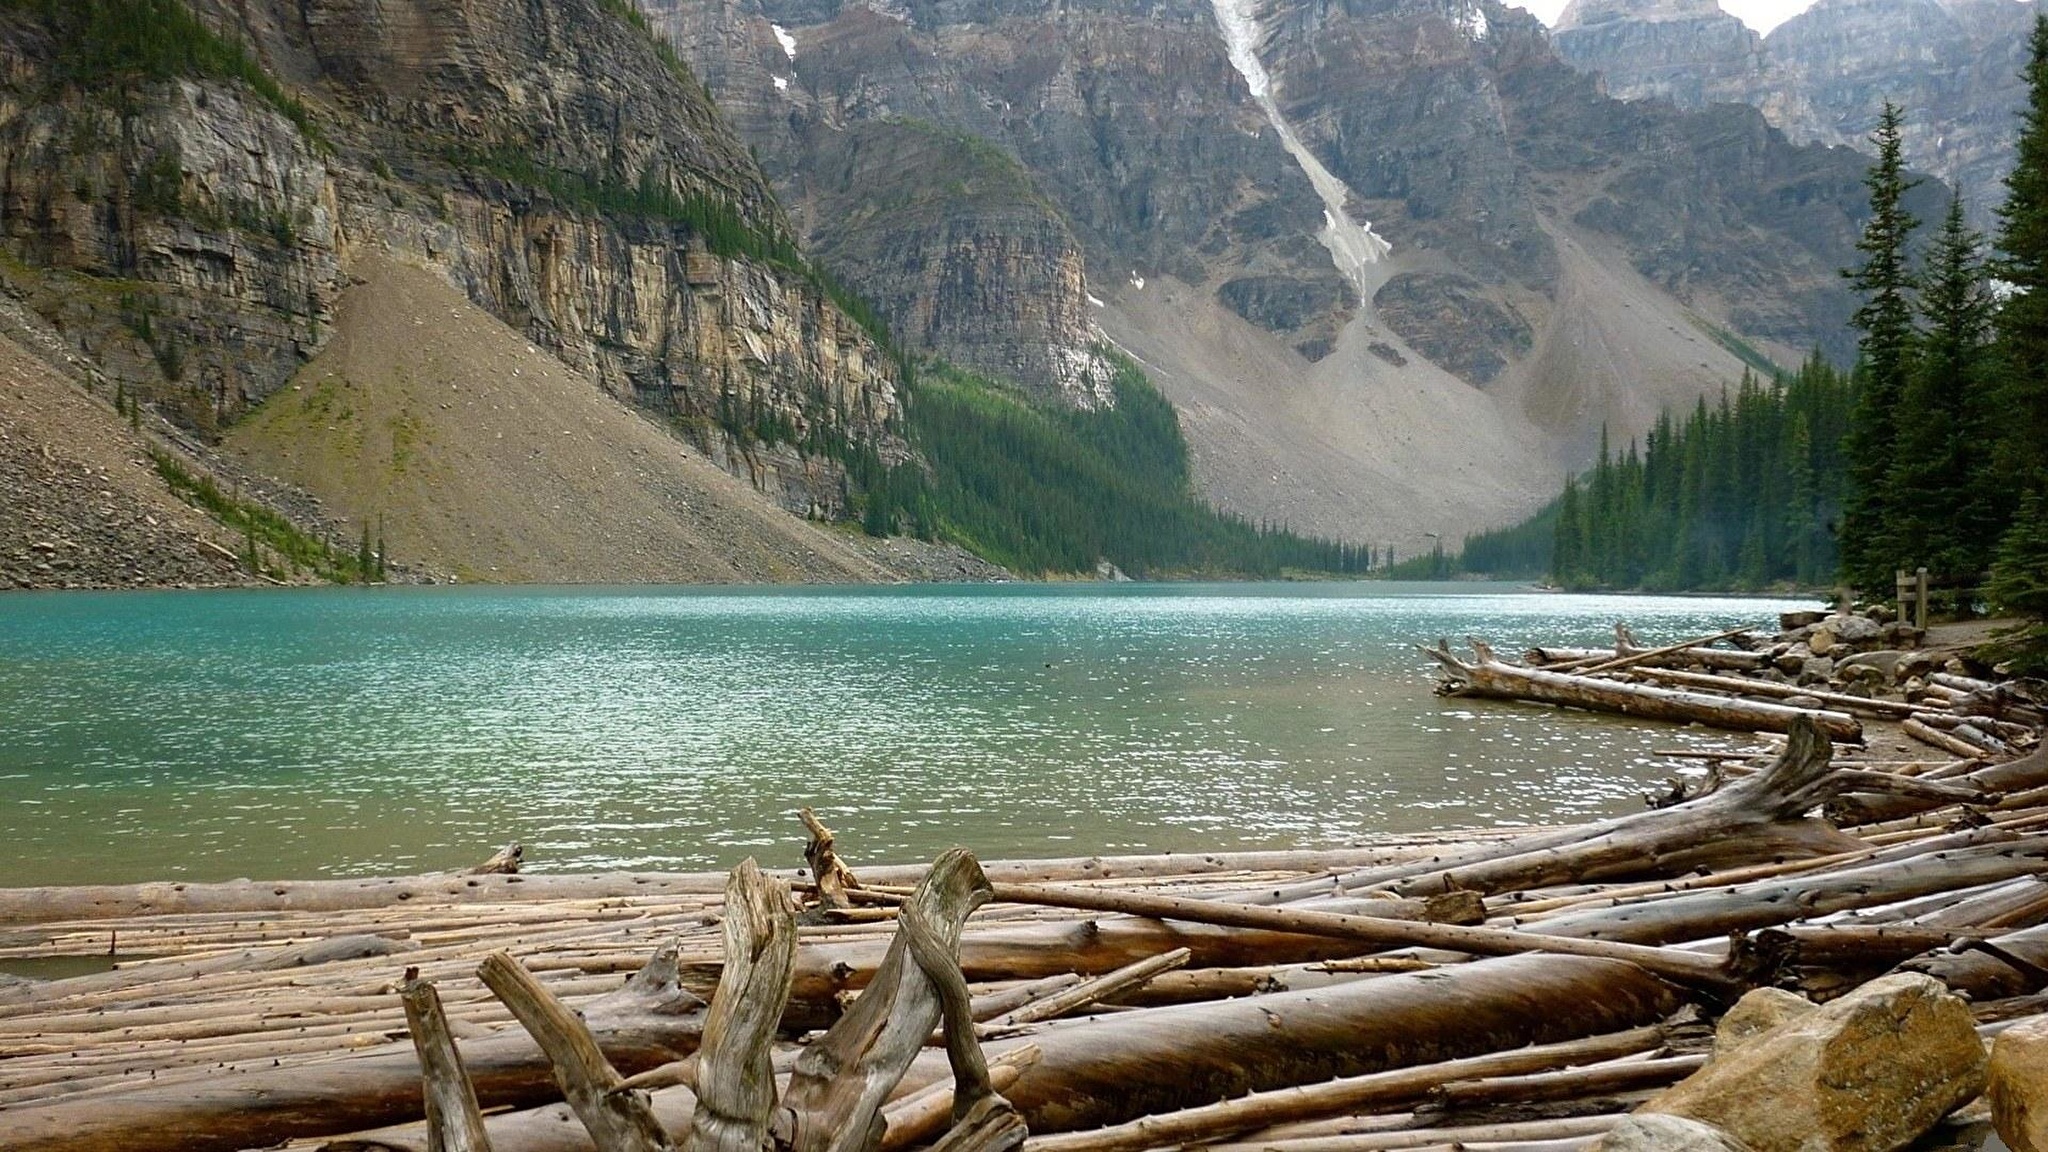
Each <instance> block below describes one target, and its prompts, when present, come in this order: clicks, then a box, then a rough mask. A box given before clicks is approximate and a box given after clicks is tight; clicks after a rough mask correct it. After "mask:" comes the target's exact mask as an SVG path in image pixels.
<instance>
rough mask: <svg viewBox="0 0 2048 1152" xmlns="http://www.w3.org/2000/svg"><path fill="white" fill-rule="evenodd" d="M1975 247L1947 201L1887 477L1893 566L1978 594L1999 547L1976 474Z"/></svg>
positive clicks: (1980, 340)
mask: <svg viewBox="0 0 2048 1152" xmlns="http://www.w3.org/2000/svg"><path fill="white" fill-rule="evenodd" d="M1982 244H1983V241H1982V238H1981V237H1979V236H1978V235H1977V234H1976V233H1975V232H1974V231H1972V230H1971V228H1970V226H1969V225H1968V223H1966V222H1965V220H1964V218H1963V201H1962V197H1961V195H1960V194H1958V195H1955V196H1952V197H1950V199H1949V207H1948V215H1947V217H1946V218H1945V219H1944V220H1943V222H1942V228H1941V233H1940V235H1939V236H1938V237H1936V239H1935V242H1934V248H1933V251H1932V252H1930V253H1929V255H1928V259H1927V263H1926V268H1925V271H1924V272H1923V273H1922V275H1921V290H1920V316H1921V319H1922V322H1923V325H1924V330H1923V333H1922V336H1921V341H1920V351H1919V355H1918V356H1917V357H1916V358H1915V361H1914V363H1913V368H1912V373H1911V375H1910V376H1909V378H1908V379H1907V382H1906V388H1905V391H1904V392H1903V393H1901V395H1900V396H1899V403H1898V407H1897V409H1896V424H1897V429H1898V439H1897V443H1898V452H1897V459H1896V461H1895V463H1894V465H1893V467H1892V470H1891V476H1890V481H1891V492H1892V500H1893V516H1892V529H1891V542H1892V544H1893V546H1894V547H1895V548H1896V550H1897V552H1896V554H1897V556H1898V558H1899V560H1900V562H1902V563H1906V562H1910V563H1915V564H1925V565H1926V566H1927V567H1928V568H1929V569H1930V570H1931V571H1932V572H1933V573H1934V574H1935V575H1936V577H1937V581H1938V582H1939V583H1941V584H1944V585H1956V586H1960V587H1963V588H1972V587H1975V585H1976V583H1977V581H1978V580H1979V578H1981V577H1982V575H1983V573H1984V570H1985V569H1986V568H1987V567H1989V566H1990V563H1991V554H1990V553H1991V545H1992V543H1993V542H1994V541H1995V540H1996V539H1997V529H1996V527H1995V523H1991V522H1987V521H1988V520H1989V518H1990V517H1991V516H1992V515H1993V513H1992V512H1991V510H1990V509H1989V508H1988V507H1986V506H1985V505H1984V502H1983V501H1981V500H1979V499H1978V498H1977V495H1978V493H1979V492H1980V491H1981V488H1980V487H1979V485H1978V484H1977V483H1976V479H1977V478H1976V475H1975V474H1976V472H1977V471H1978V470H1979V462H1981V461H1984V460H1985V459H1986V458H1987V457H1988V455H1989V454H1988V453H1987V452H1985V451H1984V450H1983V449H1984V448H1985V447H1987V446H1988V445H1989V443H1990V442H1989V440H1987V439H1986V433H1987V430H1988V429H1987V425H1986V419H1987V417H1988V416H1989V415H1990V413H1989V412H1988V411H1986V405H1985V404H1984V402H1983V396H1984V386H1985V383H1986V381H1985V370H1984V369H1985V365H1984V361H1985V353H1986V348H1987V330H1986V329H1987V324H1988V322H1989V320H1990V315H1991V302H1990V296H1989V294H1988V292H1987V291H1986V287H1985V283H1984V271H1983V268H1982V267H1981V262H1980V261H1981V257H1980V250H1981V248H1982ZM1965 602H1967V600H1966V601H1965Z"/></svg>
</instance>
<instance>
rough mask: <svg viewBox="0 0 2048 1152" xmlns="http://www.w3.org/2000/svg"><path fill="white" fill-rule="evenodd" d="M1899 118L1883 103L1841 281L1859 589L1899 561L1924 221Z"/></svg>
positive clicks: (1848, 523)
mask: <svg viewBox="0 0 2048 1152" xmlns="http://www.w3.org/2000/svg"><path fill="white" fill-rule="evenodd" d="M1901 122H1902V114H1901V113H1900V111H1899V107H1898V105H1896V104H1893V103H1891V102H1890V101H1886V102H1885V105H1884V111H1883V112H1882V113H1881V114H1880V116H1879V117H1878V125H1877V131H1876V132H1875V133H1874V134H1872V136H1871V143H1872V144H1873V145H1875V146H1876V148H1877V163H1875V164H1873V165H1872V166H1871V168H1870V171H1869V172H1868V173H1867V174H1866V175H1865V176H1864V179H1863V183H1864V186H1865V187H1867V188H1868V189H1870V218H1869V219H1868V220H1867V221H1865V222H1864V225H1863V235H1862V236H1861V237H1860V238H1858V239H1857V241H1856V248H1857V250H1858V251H1860V252H1862V253H1863V263H1862V265H1861V266H1859V267H1857V268H1853V269H1850V270H1849V271H1847V272H1845V273H1844V275H1846V276H1848V278H1849V280H1850V282H1851V283H1852V284H1854V285H1855V286H1856V290H1857V291H1859V292H1861V293H1862V294H1863V305H1862V306H1861V307H1859V308H1858V309H1856V314H1855V316H1854V317H1853V320H1852V322H1853V323H1854V324H1855V326H1856V327H1857V328H1858V329H1859V330H1860V331H1861V332H1862V333H1863V338H1862V340H1861V341H1860V342H1859V343H1858V345H1857V352H1858V361H1857V365H1856V383H1857V395H1856V406H1855V409H1854V411H1853V413H1852V416H1851V421H1850V429H1849V481H1850V487H1849V501H1848V506H1847V507H1846V508H1845V510H1844V514H1843V523H1842V575H1843V576H1844V577H1845V578H1846V579H1847V580H1848V581H1849V583H1850V584H1852V585H1854V586H1855V587H1857V588H1861V589H1865V590H1869V589H1877V588H1882V587H1884V586H1885V584H1886V581H1888V580H1889V579H1890V578H1891V568H1892V566H1893V564H1894V562H1895V560H1896V559H1897V557H1896V553H1895V551H1894V548H1895V541H1894V538H1893V537H1894V533H1895V528H1896V526H1895V524H1894V517H1895V513H1896V509H1897V504H1896V501H1895V498H1894V494H1893V492H1892V485H1891V476H1890V473H1891V468H1892V463H1893V459H1894V455H1895V453H1896V452H1897V449H1898V426H1897V424H1896V422H1895V421H1896V413H1895V409H1896V407H1897V405H1898V402H1899V397H1900V396H1901V395H1902V394H1903V393H1904V392H1905V389H1906V381H1907V379H1908V378H1909V376H1910V375H1911V372H1912V363H1913V354H1914V344H1915V333H1914V330H1913V304H1912V299H1911V296H1912V287H1913V286H1912V281H1911V278H1910V277H1909V275H1908V273H1907V269H1906V243H1907V241H1908V240H1909V239H1910V238H1911V237H1912V235H1913V230H1914V229H1915V228H1917V227H1918V226H1919V223H1920V222H1919V221H1918V220H1916V219H1914V217H1913V214H1912V213H1910V212H1908V211H1907V210H1906V208H1905V204H1904V199H1905V195H1906V193H1907V192H1908V191H1910V190H1911V189H1912V187H1913V185H1914V182H1913V181H1910V180H1908V179H1907V178H1906V164H1905V159H1904V154H1903V150H1902V146H1901V143H1900V125H1901Z"/></svg>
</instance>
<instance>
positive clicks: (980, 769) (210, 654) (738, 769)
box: [0, 583, 1807, 886]
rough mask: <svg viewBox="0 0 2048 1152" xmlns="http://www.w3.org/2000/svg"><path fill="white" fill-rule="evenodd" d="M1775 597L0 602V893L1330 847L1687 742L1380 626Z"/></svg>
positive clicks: (1241, 593)
mask: <svg viewBox="0 0 2048 1152" xmlns="http://www.w3.org/2000/svg"><path fill="white" fill-rule="evenodd" d="M1791 606H1807V605H1805V604H1803V603H1801V602H1791V601H1784V602H1781V601H1771V600H1755V599H1731V600H1716V599H1702V598H1691V597H1687V598H1666V597H1611V596H1599V597H1595V596H1570V595H1557V594H1547V593H1534V592H1528V591H1525V590H1521V589H1517V588H1513V587H1509V586H1505V585H1469V584H1458V585H1395V584H1383V583H1367V584H1310V585H1293V584H1286V585H1282V584H1272V585H1243V584H1231V585H1081V586H1057V585H1055V586H1047V585H1008V586H960V587H945V586H941V587H932V586H918V587H904V588H860V589H848V588H838V589H795V590H792V589H779V588H778V589H673V588H392V589H279V590H263V591H222V592H133V593H104V594H102V593H53V594H41V593H37V594H16V595H10V596H6V597H0V885H7V886H15V885H27V884H56V883H66V884H77V883H101V882H125V881H135V880H144V879H157V878H177V879H189V880H214V879H227V878H232V877H237V876H250V877H262V878H270V877H292V876H340V875H363V874H373V873H395V872H408V871H424V870H431V869H440V868H453V867H459V866H464V865H468V864H472V863H475V862H476V861H479V860H481V859H482V858H483V857H485V856H487V855H489V854H490V852H491V851H492V850H494V849H495V848H496V847H498V846H499V845H501V844H503V843H505V842H506V841H509V840H519V841H521V842H523V843H524V844H525V845H526V847H527V858H528V861H529V867H530V868H533V869H536V870H545V871H580V870H593V869H609V868H635V869H671V870H673V869H699V868H716V867H724V866H729V865H730V864H732V863H733V862H735V861H737V860H738V859H740V858H742V857H744V856H747V855H757V856H759V857H760V858H761V859H762V861H763V862H764V863H772V864H777V865H785V866H787V865H794V864H797V863H800V860H799V859H798V856H799V853H798V848H799V845H800V843H801V839H802V829H801V827H800V826H799V825H798V824H797V822H796V821H795V818H794V816H793V815H792V813H793V811H794V809H795V808H797V807H798V806H799V805H802V804H811V805H813V806H814V807H816V808H817V809H818V810H819V811H820V813H821V814H823V816H824V818H825V819H826V821H827V823H830V824H832V825H833V826H834V827H835V828H837V829H838V830H839V831H840V833H841V845H842V849H843V850H844V851H845V852H847V853H848V855H849V856H850V858H851V859H853V860H855V861H860V860H868V861H876V862H880V861H906V860H914V859H919V858H925V857H929V856H931V855H932V854H934V853H936V852H937V851H939V850H941V849H943V848H945V847H948V846H950V845H953V844H967V845H969V846H971V847H973V848H974V849H975V850H976V851H977V852H979V853H980V854H981V855H982V856H984V857H985V858H997V857H1033V856H1069V855H1087V854H1092V853H1098V852H1100V853H1127V852H1148V851H1181V850H1234V849H1251V848H1271V847H1290V846H1315V845H1334V844H1342V843H1344V842H1345V841H1346V840H1348V839H1351V838H1355V837H1357V836H1359V835H1362V834H1366V833H1371V832H1375V831H1413V830H1421V829H1429V828H1446V827H1459V826H1484V825H1493V824H1502V823H1522V822H1531V821H1534V822H1544V821H1554V820H1569V819H1581V818H1585V817H1590V816H1597V815H1604V814H1608V813H1615V812H1622V811H1628V810H1632V809H1635V808H1638V807H1640V806H1641V804H1642V799H1641V796H1642V794H1643V793H1645V792H1648V791H1652V790H1655V789H1657V788H1658V787H1659V786H1660V784H1661V782H1662V780H1663V779H1664V778H1665V777H1667V776H1669V775H1671V774H1672V772H1673V771H1674V765H1673V764H1672V763H1671V762H1670V761H1668V760H1660V759H1658V758H1656V757H1654V756H1653V755H1652V751H1653V749H1658V748H1671V747H1684V746H1689V745H1699V746H1713V747H1719V746H1726V745H1727V744H1728V743H1729V742H1730V741H1731V739H1733V738H1732V737H1730V736H1728V735H1727V734H1720V733H1713V732H1708V731H1704V730H1700V729H1688V728H1677V727H1673V726H1670V725H1657V724H1642V723H1634V722H1627V721H1617V720H1615V719H1613V718H1606V717H1595V716H1590V715H1585V714H1579V713H1570V712H1561V711H1556V710H1551V709H1543V708H1534V707H1526V706H1516V705H1499V704H1492V703H1486V702H1479V701H1459V700H1444V699H1439V698H1437V697H1435V696H1433V695H1432V694H1431V691H1430V688H1431V685H1432V683H1433V682H1434V677H1433V676H1432V675H1431V672H1430V664H1429V662H1428V661H1427V660H1426V659H1425V658H1423V657H1422V656H1420V655H1419V654H1418V653H1416V652H1415V651H1414V650H1413V648H1412V647H1410V645H1411V644H1412V643H1413V642H1416V641H1422V640H1434V639H1435V638H1436V637H1438V636H1449V637H1452V638H1453V639H1454V640H1455V639H1457V638H1460V637H1464V636H1467V635H1476V636H1481V637H1487V638H1491V639H1492V640H1493V641H1495V643H1496V644H1497V646H1499V647H1500V648H1501V649H1502V650H1503V651H1504V652H1519V651H1520V649H1521V648H1522V647H1524V646H1526V645H1527V644H1529V643H1532V642H1536V641H1539V640H1540V641H1542V642H1545V643H1583V644H1588V645H1592V644H1603V643H1609V642H1611V634H1612V633H1611V628H1612V624H1613V622H1614V621H1615V620H1617V619H1625V620H1627V621H1629V622H1630V624H1631V625H1632V626H1633V627H1634V628H1635V632H1636V635H1637V637H1638V638H1639V639H1640V640H1642V641H1643V642H1645V643H1659V642H1671V641H1674V640H1678V639H1683V638H1685V637H1687V636H1691V635H1699V634H1704V633H1709V632H1714V631H1718V630H1720V629H1723V628H1727V627H1730V626H1733V625H1735V624H1737V623H1741V622H1745V621H1753V622H1756V623H1759V624H1764V623H1767V622H1770V621H1772V619H1773V617H1774V615H1775V613H1776V612H1777V611H1778V610H1779V609H1780V608H1784V607H1791Z"/></svg>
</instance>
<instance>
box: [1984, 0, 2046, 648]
mask: <svg viewBox="0 0 2048 1152" xmlns="http://www.w3.org/2000/svg"><path fill="white" fill-rule="evenodd" d="M2026 76H2027V103H2026V106H2025V107H2024V108H2022V109H2021V111H2020V139H2019V147H2018V150H2017V151H2018V155H2017V158H2016V161H2015V163H2014V166H2013V170H2012V174H2011V175H2010V176H2007V177H2006V178H2005V187H2006V199H2005V204H2004V206H2003V207H2001V208H2000V209H1999V212H1998V219H1999V233H1998V250H1997V254H1996V257H1995V259H1994V261H1993V264H1992V269H1993V272H1994V274H1995V275H1996V276H1998V277H1999V278H2000V279H2002V280H2004V281H2005V282H2006V284H2007V285H2009V286H2010V288H2009V290H2008V292H2007V294H2006V296H2005V299H2004V301H2003V303H2002V304H2001V305H2000V306H1999V309H1998V313H1997V316H1996V318H1995V321H1994V331H1995V333H1996V336H1997V352H1996V360H1995V364H1996V371H1997V373H1998V381H1997V383H1996V385H1995V387H1996V389H1997V391H1996V404H1997V412H1996V418H1997V419H1998V421H1999V422H2000V427H1999V429H1998V450H1997V453H1996V457H1997V459H1996V463H1995V464H1994V473H1993V478H1994V483H1993V484H1992V485H1989V486H1988V489H1987V490H1988V491H1989V492H1990V493H1991V494H1992V495H1993V496H1994V497H1995V496H1996V494H1997V493H1998V492H1999V491H2000V490H2001V489H2002V490H2003V491H2005V492H2012V493H2019V494H2021V495H2020V498H2019V506H2018V509H2017V512H2016V514H2015V515H2014V516H2013V519H2012V523H2011V526H2010V527H2009V528H2008V529H2007V530H2006V532H2005V534H2004V537H2003V539H2002V540H2001V541H2000V542H1999V546H1998V560H1997V563H1996V564H1995V565H1994V566H1993V568H1992V579H1991V583H1990V585H1989V587H1988V588H1987V591H1988V592H1989V594H1990V596H1991V599H1992V602H1993V603H1994V605H1997V606H2000V607H2003V608H2005V609H2007V610H2010V611H2018V612H2024V613H2026V614H2028V615H2030V616H2032V617H2033V618H2034V620H2035V621H2036V623H2035V626H2034V628H2033V630H2032V632H2031V633H2030V637H2029V643H2030V647H2031V651H2030V652H2028V653H2027V654H2026V655H2024V656H2023V657H2022V663H2025V664H2027V665H2029V666H2031V667H2034V668H2036V669H2042V668H2048V623H2043V621H2048V16H2039V17H2036V18H2035V20H2034V35H2033V38H2032V40H2031V42H2030V44H2029V56H2028V61H2027V70H2026Z"/></svg>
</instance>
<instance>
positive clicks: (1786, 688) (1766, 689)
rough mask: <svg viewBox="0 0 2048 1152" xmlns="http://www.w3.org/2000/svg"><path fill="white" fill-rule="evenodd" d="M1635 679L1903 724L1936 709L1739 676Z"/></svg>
mask: <svg viewBox="0 0 2048 1152" xmlns="http://www.w3.org/2000/svg"><path fill="white" fill-rule="evenodd" d="M1635 674H1636V675H1638V676H1642V677H1646V678H1648V679H1651V680H1656V681H1658V682H1660V683H1664V684H1680V685H1683V686H1685V687H1688V688H1711V689H1715V690H1717V691H1721V692H1737V693H1747V694H1749V695H1753V696H1776V697H1778V698H1780V699H1786V698H1789V697H1793V696H1805V697H1808V698H1810V699H1814V700H1818V701H1820V702H1821V703H1823V704H1827V705H1830V706H1832V707H1833V708H1835V709H1837V710H1839V711H1843V712H1868V713H1870V714H1872V715H1876V716H1883V717H1888V718H1890V719H1894V720H1903V719H1905V718H1907V717H1909V716H1918V715H1921V714H1923V713H1927V712H1933V711H1936V709H1933V708H1928V707H1926V706H1924V705H1920V704H1908V703H1905V702H1904V701H1901V700H1875V699H1872V698H1870V697H1867V696H1850V695H1847V694H1845V693H1841V692H1823V691H1818V690H1816V689H1813V688H1808V687H1803V686H1801V685H1798V684H1780V683H1778V682H1777V681H1775V680H1751V679H1747V678H1745V677H1741V676H1712V675H1708V674H1706V673H1701V672H1684V671H1680V670H1678V669H1675V668H1638V669H1636V670H1635Z"/></svg>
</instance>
